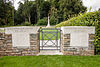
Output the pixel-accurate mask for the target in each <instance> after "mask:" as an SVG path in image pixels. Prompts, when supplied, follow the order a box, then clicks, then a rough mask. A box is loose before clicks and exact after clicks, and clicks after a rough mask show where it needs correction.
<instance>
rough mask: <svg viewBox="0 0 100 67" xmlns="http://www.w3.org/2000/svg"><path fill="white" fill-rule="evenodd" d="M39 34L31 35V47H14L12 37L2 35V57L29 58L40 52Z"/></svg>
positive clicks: (0, 43) (0, 53)
mask: <svg viewBox="0 0 100 67" xmlns="http://www.w3.org/2000/svg"><path fill="white" fill-rule="evenodd" d="M38 40H39V39H38V33H37V34H30V47H26V46H22V47H21V46H20V47H13V46H12V35H11V34H5V33H0V56H28V55H37V54H38V52H39V45H38V43H39V42H38Z"/></svg>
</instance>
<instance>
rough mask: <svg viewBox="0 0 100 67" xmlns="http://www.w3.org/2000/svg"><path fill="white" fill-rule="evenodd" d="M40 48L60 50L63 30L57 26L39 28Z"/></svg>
mask: <svg viewBox="0 0 100 67" xmlns="http://www.w3.org/2000/svg"><path fill="white" fill-rule="evenodd" d="M39 39H40V45H39V47H40V50H60V44H61V30H60V29H57V28H41V29H40V30H39Z"/></svg>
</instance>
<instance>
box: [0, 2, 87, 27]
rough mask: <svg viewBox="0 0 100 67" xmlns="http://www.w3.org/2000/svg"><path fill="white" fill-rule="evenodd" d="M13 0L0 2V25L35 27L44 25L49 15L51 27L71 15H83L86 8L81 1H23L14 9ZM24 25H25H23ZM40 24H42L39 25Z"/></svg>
mask: <svg viewBox="0 0 100 67" xmlns="http://www.w3.org/2000/svg"><path fill="white" fill-rule="evenodd" d="M14 1H15V0H0V25H1V26H3V25H10V26H12V25H21V24H23V25H25V24H26V23H25V22H29V23H30V24H33V25H34V24H35V25H46V23H45V22H40V21H41V20H42V21H46V20H45V18H47V17H48V15H50V23H51V25H56V24H58V23H60V22H61V21H64V20H67V19H68V18H69V17H72V16H73V15H78V14H79V13H84V12H85V11H86V7H84V6H83V4H82V1H81V0H34V1H30V0H23V1H24V3H22V2H19V8H18V9H17V10H15V9H14V7H13V4H14ZM24 23H25V24H24ZM41 23H42V24H41Z"/></svg>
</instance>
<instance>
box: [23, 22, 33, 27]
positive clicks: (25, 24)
mask: <svg viewBox="0 0 100 67" xmlns="http://www.w3.org/2000/svg"><path fill="white" fill-rule="evenodd" d="M21 25H22V26H32V25H33V24H31V23H29V22H24V23H22V24H21Z"/></svg>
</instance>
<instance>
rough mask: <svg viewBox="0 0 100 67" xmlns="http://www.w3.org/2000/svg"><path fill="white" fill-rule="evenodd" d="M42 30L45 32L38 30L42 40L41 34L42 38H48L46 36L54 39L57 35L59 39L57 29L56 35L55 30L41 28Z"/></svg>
mask: <svg viewBox="0 0 100 67" xmlns="http://www.w3.org/2000/svg"><path fill="white" fill-rule="evenodd" d="M42 31H43V32H45V33H43V34H42V32H40V40H42V36H43V40H48V38H47V36H48V37H49V38H51V37H52V38H51V40H56V37H57V36H58V39H60V32H59V31H58V35H57V33H56V32H57V30H42ZM49 32H50V33H49ZM53 34H54V36H53Z"/></svg>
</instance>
